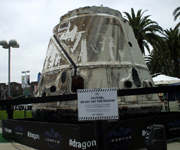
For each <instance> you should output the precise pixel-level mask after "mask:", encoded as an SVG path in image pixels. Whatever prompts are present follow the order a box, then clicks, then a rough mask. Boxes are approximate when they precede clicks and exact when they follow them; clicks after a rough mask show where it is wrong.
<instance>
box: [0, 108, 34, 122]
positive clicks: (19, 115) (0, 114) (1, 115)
mask: <svg viewBox="0 0 180 150" xmlns="http://www.w3.org/2000/svg"><path fill="white" fill-rule="evenodd" d="M20 118H24V111H22V110H21V111H18V110H14V113H13V119H20ZM26 118H32V115H31V111H26ZM3 119H7V113H6V110H0V120H3Z"/></svg>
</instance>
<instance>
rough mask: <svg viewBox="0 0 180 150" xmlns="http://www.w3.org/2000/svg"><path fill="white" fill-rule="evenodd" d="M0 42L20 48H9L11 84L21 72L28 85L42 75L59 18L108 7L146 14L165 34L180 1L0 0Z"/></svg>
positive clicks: (4, 61)
mask: <svg viewBox="0 0 180 150" xmlns="http://www.w3.org/2000/svg"><path fill="white" fill-rule="evenodd" d="M0 2H1V3H0V41H1V40H6V41H7V42H8V41H9V40H11V39H16V41H17V42H18V43H19V45H20V47H19V48H11V53H10V55H11V82H18V83H21V76H23V75H25V74H23V73H22V71H30V73H27V75H30V81H31V82H33V81H37V75H38V73H39V72H42V68H43V64H44V60H45V56H46V51H47V47H48V44H49V40H50V37H51V36H53V28H54V27H55V26H56V25H57V24H58V23H59V19H60V17H61V16H62V15H64V14H66V13H68V11H71V10H73V9H77V8H79V7H85V6H100V5H103V6H104V7H109V8H112V9H115V10H118V11H120V12H121V13H122V16H125V14H124V13H123V12H128V13H130V12H131V8H134V10H135V12H137V11H138V10H140V9H142V10H143V11H145V10H147V11H146V12H145V13H144V15H145V16H146V15H151V16H150V19H151V20H152V21H156V22H157V23H158V24H159V25H160V26H161V27H162V28H163V29H164V30H165V29H170V28H174V27H175V25H176V24H177V23H178V22H179V21H180V18H178V19H177V21H174V17H173V15H172V13H173V11H174V10H175V9H176V8H177V7H179V6H180V0H89V1H87V0H0ZM7 82H8V49H3V48H2V46H0V83H6V84H7Z"/></svg>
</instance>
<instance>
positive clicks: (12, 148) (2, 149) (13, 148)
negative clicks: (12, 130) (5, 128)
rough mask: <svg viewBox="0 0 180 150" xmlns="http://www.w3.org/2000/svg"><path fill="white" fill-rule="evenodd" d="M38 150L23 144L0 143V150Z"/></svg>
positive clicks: (0, 125) (0, 126) (0, 130)
mask: <svg viewBox="0 0 180 150" xmlns="http://www.w3.org/2000/svg"><path fill="white" fill-rule="evenodd" d="M0 134H2V122H1V121H0ZM17 149H19V150H36V149H34V148H31V147H28V146H25V145H23V144H19V143H16V142H9V143H1V142H0V150H17Z"/></svg>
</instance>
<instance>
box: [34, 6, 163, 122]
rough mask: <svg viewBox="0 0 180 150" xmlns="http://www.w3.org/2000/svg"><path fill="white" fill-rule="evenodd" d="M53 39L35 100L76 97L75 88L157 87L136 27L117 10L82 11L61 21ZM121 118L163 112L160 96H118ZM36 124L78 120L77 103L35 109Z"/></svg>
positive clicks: (39, 105) (57, 103)
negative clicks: (64, 96)
mask: <svg viewBox="0 0 180 150" xmlns="http://www.w3.org/2000/svg"><path fill="white" fill-rule="evenodd" d="M53 34H54V35H53V36H52V37H51V38H50V41H49V45H48V49H47V53H46V58H45V61H44V66H43V70H42V74H41V79H40V82H39V85H38V93H37V97H43V96H54V95H64V94H75V93H76V92H77V89H99V88H112V87H116V88H117V89H133V88H146V87H154V86H155V85H154V82H153V80H152V78H151V76H150V74H149V70H148V68H147V66H146V64H145V62H144V59H143V56H142V53H141V50H140V48H139V46H138V43H137V41H136V39H135V36H134V33H133V30H132V27H131V26H130V25H129V23H128V22H126V21H125V20H123V18H122V15H121V13H120V12H119V11H117V10H113V9H110V8H108V7H95V6H93V7H84V8H79V9H75V10H73V11H70V12H68V13H67V14H65V15H64V16H62V17H61V18H60V23H59V24H57V25H56V26H55V27H54V29H53ZM118 108H119V115H120V116H125V115H130V116H131V115H144V114H149V113H157V112H160V111H161V104H160V100H159V98H158V95H157V94H147V95H135V96H121V97H118ZM32 115H33V117H34V118H35V119H38V120H41V121H50V122H63V121H65V122H66V121H67V122H71V121H77V120H78V103H77V100H75V101H59V102H52V103H42V104H34V105H33V109H32Z"/></svg>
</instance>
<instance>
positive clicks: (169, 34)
mask: <svg viewBox="0 0 180 150" xmlns="http://www.w3.org/2000/svg"><path fill="white" fill-rule="evenodd" d="M163 35H164V37H163V38H164V41H165V43H166V45H164V46H165V47H164V48H166V53H167V54H168V55H169V59H170V60H171V61H172V63H173V70H174V75H175V76H176V77H180V72H179V71H180V69H179V63H180V62H179V60H180V32H179V29H178V26H176V27H175V28H174V29H172V28H170V30H168V29H167V30H164V34H163Z"/></svg>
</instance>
